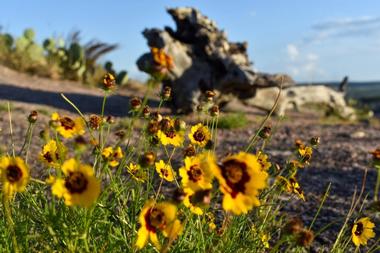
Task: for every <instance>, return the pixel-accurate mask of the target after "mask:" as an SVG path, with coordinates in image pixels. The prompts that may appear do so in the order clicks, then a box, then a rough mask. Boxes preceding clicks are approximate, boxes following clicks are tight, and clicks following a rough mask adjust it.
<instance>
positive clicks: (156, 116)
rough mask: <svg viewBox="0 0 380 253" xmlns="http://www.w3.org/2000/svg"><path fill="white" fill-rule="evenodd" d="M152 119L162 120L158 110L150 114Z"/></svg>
mask: <svg viewBox="0 0 380 253" xmlns="http://www.w3.org/2000/svg"><path fill="white" fill-rule="evenodd" d="M152 119H153V120H155V121H157V122H160V121H161V120H162V115H161V114H160V113H158V112H155V113H153V114H152Z"/></svg>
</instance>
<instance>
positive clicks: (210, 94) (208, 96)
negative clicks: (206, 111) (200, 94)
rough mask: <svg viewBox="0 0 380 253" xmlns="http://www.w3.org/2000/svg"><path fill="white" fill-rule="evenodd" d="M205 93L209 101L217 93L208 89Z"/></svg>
mask: <svg viewBox="0 0 380 253" xmlns="http://www.w3.org/2000/svg"><path fill="white" fill-rule="evenodd" d="M205 95H206V98H207V100H208V101H212V99H213V98H214V97H215V95H216V94H215V92H214V91H212V90H208V91H206V93H205Z"/></svg>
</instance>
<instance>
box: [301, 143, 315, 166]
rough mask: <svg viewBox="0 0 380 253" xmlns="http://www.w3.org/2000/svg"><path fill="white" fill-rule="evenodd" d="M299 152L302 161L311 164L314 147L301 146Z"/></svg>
mask: <svg viewBox="0 0 380 253" xmlns="http://www.w3.org/2000/svg"><path fill="white" fill-rule="evenodd" d="M298 154H299V155H300V157H301V162H303V163H305V164H309V162H310V160H311V155H312V154H313V149H312V148H311V147H306V146H301V147H300V148H298Z"/></svg>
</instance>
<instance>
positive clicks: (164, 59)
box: [150, 47, 174, 76]
mask: <svg viewBox="0 0 380 253" xmlns="http://www.w3.org/2000/svg"><path fill="white" fill-rule="evenodd" d="M150 51H151V54H152V56H153V64H154V65H153V72H154V73H153V74H158V75H159V76H165V75H166V74H167V72H168V71H169V70H171V69H173V67H174V63H173V59H172V57H171V56H169V55H167V54H166V53H165V52H164V50H163V49H161V48H156V47H152V48H151V49H150Z"/></svg>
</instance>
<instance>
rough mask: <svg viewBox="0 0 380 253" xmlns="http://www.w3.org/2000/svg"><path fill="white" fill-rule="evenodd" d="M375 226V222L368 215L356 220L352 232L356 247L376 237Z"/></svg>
mask: <svg viewBox="0 0 380 253" xmlns="http://www.w3.org/2000/svg"><path fill="white" fill-rule="evenodd" d="M374 227H375V224H374V223H372V222H371V221H370V219H369V218H368V217H363V218H361V219H359V220H358V221H357V222H355V224H354V226H353V227H352V230H351V232H352V242H353V243H354V244H355V246H356V247H359V246H360V245H366V244H367V241H368V240H369V239H371V238H373V237H375V232H373V228H374Z"/></svg>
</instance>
